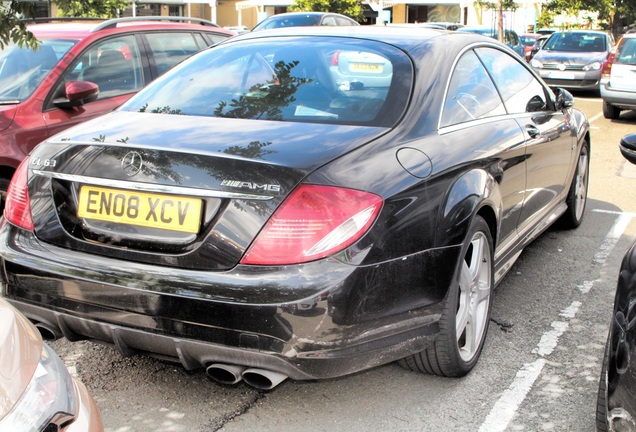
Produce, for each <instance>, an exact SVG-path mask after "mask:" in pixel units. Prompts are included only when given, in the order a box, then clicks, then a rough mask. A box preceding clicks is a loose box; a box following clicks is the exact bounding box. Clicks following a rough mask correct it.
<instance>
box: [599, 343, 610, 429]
mask: <svg viewBox="0 0 636 432" xmlns="http://www.w3.org/2000/svg"><path fill="white" fill-rule="evenodd" d="M609 350H610V340H609V338H608V339H607V343H606V344H605V355H604V356H603V366H601V378H600V379H599V382H598V394H597V397H596V430H597V431H598V432H607V431H608V430H609V422H608V421H607V365H608V362H609Z"/></svg>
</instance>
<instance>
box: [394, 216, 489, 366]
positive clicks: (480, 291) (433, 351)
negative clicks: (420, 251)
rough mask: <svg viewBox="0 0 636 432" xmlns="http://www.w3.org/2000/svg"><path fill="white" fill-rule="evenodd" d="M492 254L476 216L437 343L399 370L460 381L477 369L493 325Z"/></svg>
mask: <svg viewBox="0 0 636 432" xmlns="http://www.w3.org/2000/svg"><path fill="white" fill-rule="evenodd" d="M493 250H494V249H493V241H492V235H491V233H490V229H489V227H488V224H487V223H486V221H484V219H482V218H481V217H479V216H476V217H475V219H474V220H473V221H472V223H471V225H470V228H469V230H468V234H467V235H466V241H465V242H464V245H463V246H462V253H461V256H462V257H463V259H462V260H461V262H460V263H459V265H458V269H457V270H456V275H455V280H454V283H453V286H451V288H450V289H449V291H448V296H447V298H446V300H445V301H446V304H445V307H444V311H443V312H442V316H441V318H440V320H439V328H440V331H439V333H438V334H437V336H436V337H435V341H434V343H433V344H432V345H431V346H430V347H429V348H427V349H425V350H423V351H421V352H419V353H416V354H413V355H410V356H408V357H406V358H404V359H402V360H400V361H399V362H398V363H399V365H400V366H402V367H403V368H405V369H409V370H412V371H417V372H423V373H428V374H433V375H438V376H445V377H461V376H464V375H466V374H468V373H469V372H470V371H471V370H472V369H473V367H475V365H476V364H477V360H479V356H480V355H481V351H482V348H483V346H484V341H485V340H486V334H487V332H488V324H489V322H490V310H491V307H492V297H493V295H492V294H493V288H494V267H493V266H494V253H493ZM462 321H463V322H462ZM458 322H459V323H460V324H459V330H460V334H459V335H457V333H458V330H457V327H458ZM471 334H472V336H471V337H467V336H470V335H471Z"/></svg>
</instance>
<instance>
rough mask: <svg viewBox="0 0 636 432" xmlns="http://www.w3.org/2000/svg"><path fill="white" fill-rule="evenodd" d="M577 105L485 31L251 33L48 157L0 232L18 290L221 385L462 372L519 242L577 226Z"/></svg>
mask: <svg viewBox="0 0 636 432" xmlns="http://www.w3.org/2000/svg"><path fill="white" fill-rule="evenodd" d="M336 53H338V54H337V55H338V56H339V58H338V67H341V66H342V67H344V66H345V65H349V66H351V65H353V64H358V65H361V66H360V67H357V66H356V67H349V66H348V67H349V70H348V71H345V73H344V74H343V72H342V70H340V71H336V70H335V68H334V65H333V59H334V55H335V54H336ZM379 64H381V68H380V67H378V65H379ZM380 70H381V74H380V73H379V72H380ZM376 73H377V74H378V75H382V78H381V79H373V80H368V81H363V80H366V79H367V77H374V76H375V75H376ZM416 78H417V79H416ZM343 80H346V83H347V84H346V85H345V81H343ZM355 82H364V85H354V83H355ZM572 104H573V98H572V96H571V95H570V94H569V93H567V92H566V91H563V90H560V89H554V90H553V89H550V88H548V87H547V86H546V85H545V84H544V83H543V82H542V81H541V80H540V79H539V78H537V76H536V75H535V74H534V73H533V72H532V71H531V69H530V68H529V66H528V65H527V64H526V62H525V61H524V60H523V59H521V58H520V57H518V56H516V55H515V54H514V53H512V52H511V51H510V50H509V49H508V48H506V47H505V46H503V45H502V44H500V43H498V42H497V41H494V40H492V39H491V38H485V37H481V36H477V35H474V34H470V33H459V32H448V31H439V30H426V29H420V31H418V32H413V31H412V30H411V29H401V28H391V27H374V28H365V27H363V26H360V27H357V26H356V27H351V28H347V29H343V28H336V27H334V28H329V29H326V28H313V27H306V28H302V29H293V28H292V29H276V30H264V31H262V32H257V33H255V32H252V33H249V34H244V35H239V36H237V37H235V38H232V39H229V40H228V41H226V42H223V43H221V44H219V45H217V46H215V47H213V48H211V49H209V50H206V51H204V52H202V53H200V54H199V55H196V56H194V57H192V58H191V59H188V60H186V61H185V62H183V63H181V64H180V65H178V66H177V67H176V69H173V70H172V71H170V72H168V73H166V74H165V75H164V76H163V77H161V78H159V79H158V80H157V81H156V82H155V84H154V85H150V86H148V87H146V88H145V89H144V90H143V91H141V92H140V93H139V94H138V95H136V96H135V97H134V98H132V99H131V100H130V101H128V102H127V103H126V104H124V105H123V106H121V107H120V108H119V109H117V110H116V111H115V112H113V113H111V114H109V115H107V116H104V117H102V118H100V119H98V120H95V121H91V122H88V123H84V124H82V125H79V126H77V127H75V128H73V129H70V130H67V131H65V132H64V133H62V134H60V135H57V136H56V137H53V138H51V139H49V140H47V141H46V142H45V143H43V144H42V145H40V146H38V147H37V149H36V150H34V152H33V153H32V154H31V155H30V157H29V158H28V159H26V162H25V163H23V165H21V167H20V170H19V171H18V174H16V176H14V180H13V182H12V184H11V188H10V193H9V199H8V201H7V211H6V212H5V216H6V219H5V220H4V221H3V222H2V224H1V225H0V240H1V241H0V256H1V257H2V265H3V270H4V271H3V272H2V275H3V276H2V277H5V280H4V282H5V285H4V288H3V295H4V296H6V297H7V298H8V299H10V301H11V302H12V303H13V304H15V305H16V306H17V307H18V308H20V309H21V310H22V311H23V312H24V313H25V314H26V315H27V316H28V317H29V318H31V319H32V320H35V321H38V322H45V323H47V325H50V326H52V328H56V326H58V325H62V326H63V327H64V334H65V335H67V336H68V335H72V338H74V339H81V338H89V339H97V340H101V341H103V342H106V343H109V344H114V345H116V346H117V347H118V348H119V349H120V350H121V351H122V352H123V353H124V354H129V353H133V352H146V353H148V354H150V355H156V356H160V357H162V358H171V359H174V360H177V361H180V362H181V363H182V364H183V366H184V367H186V368H188V369H194V368H206V370H207V372H208V374H209V375H210V376H211V377H212V378H214V379H216V380H218V381H220V382H225V383H235V382H238V381H239V380H241V379H244V380H245V381H246V382H247V383H248V384H250V385H253V386H256V387H258V388H265V389H269V388H273V387H274V386H276V385H277V384H279V383H280V382H281V381H283V380H284V379H285V378H286V377H290V378H292V379H297V380H307V379H324V378H331V377H337V376H342V375H345V374H349V373H353V372H356V371H360V370H363V369H366V368H370V367H374V366H377V365H380V364H385V363H388V362H391V361H396V360H397V361H399V363H400V364H401V365H402V366H403V367H405V368H407V369H411V370H416V371H420V372H428V373H434V374H437V375H442V376H462V375H465V374H467V373H469V372H470V371H471V370H472V368H473V367H474V366H475V364H476V362H477V360H478V359H479V357H480V354H481V350H482V347H483V345H484V340H485V338H486V333H487V329H488V322H489V317H490V309H491V304H492V298H493V289H494V287H495V286H496V284H498V283H499V282H500V281H501V279H502V278H503V276H504V275H505V274H506V272H507V271H508V270H509V269H510V267H511V266H512V264H513V263H514V261H515V260H516V258H517V257H518V256H519V254H520V253H521V251H522V250H523V248H524V247H525V246H526V245H527V244H528V243H529V242H530V241H532V239H534V238H536V237H537V236H538V235H540V234H541V232H542V231H543V230H545V229H546V228H547V227H548V226H549V225H550V224H551V223H552V222H554V221H556V220H559V221H560V223H561V224H563V225H564V226H566V227H570V228H574V227H576V226H578V225H579V224H580V223H581V221H582V219H583V216H584V211H585V203H586V198H587V180H588V164H589V150H590V141H589V139H590V137H589V130H588V127H589V125H588V122H587V120H586V119H585V117H584V116H583V114H582V113H581V112H579V111H578V110H576V109H574V108H573V107H572ZM53 159H54V160H55V164H54V165H55V166H51V164H50V163H49V165H48V166H47V165H45V164H43V163H42V161H46V160H49V161H50V160H53ZM130 165H133V166H132V167H130ZM188 203H190V204H188ZM195 203H196V205H195ZM188 206H189V207H188ZM186 207H188V210H186ZM190 209H193V210H196V211H193V212H192V214H191V213H190ZM186 215H187V216H188V217H190V216H193V217H194V220H195V221H197V223H192V224H190V223H187V222H186V219H187V218H186ZM182 216H183V217H182ZM164 219H165V220H164ZM155 220H156V223H155ZM182 228H183V229H182ZM69 281H72V282H73V283H72V284H69ZM70 285H72V286H73V287H74V288H73V292H69V290H68V287H69V286H70ZM77 311H81V312H77Z"/></svg>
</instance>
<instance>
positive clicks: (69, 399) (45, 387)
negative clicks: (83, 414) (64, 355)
mask: <svg viewBox="0 0 636 432" xmlns="http://www.w3.org/2000/svg"><path fill="white" fill-rule="evenodd" d="M75 395H76V393H75V387H74V385H73V380H72V378H71V375H70V374H69V373H68V370H67V369H66V366H64V363H62V360H60V358H59V357H58V356H57V354H55V353H54V352H53V350H52V349H51V348H50V347H49V346H48V345H46V344H44V345H43V347H42V357H41V359H40V363H39V364H38V366H37V368H36V370H35V373H34V374H33V378H31V382H30V383H29V385H28V386H27V388H26V390H25V391H24V394H23V395H22V396H21V397H20V400H19V401H18V402H17V403H16V404H15V406H14V407H13V409H11V411H9V413H8V414H7V415H6V416H5V417H4V418H3V419H2V421H1V422H0V432H14V431H17V430H28V431H42V430H45V428H46V427H47V426H48V425H49V424H50V423H54V424H56V425H58V426H62V425H64V424H65V423H67V422H68V421H69V420H71V419H73V418H74V417H75V416H74V413H75V411H76V410H77V408H76V407H77V402H78V401H77V400H76V396H75Z"/></svg>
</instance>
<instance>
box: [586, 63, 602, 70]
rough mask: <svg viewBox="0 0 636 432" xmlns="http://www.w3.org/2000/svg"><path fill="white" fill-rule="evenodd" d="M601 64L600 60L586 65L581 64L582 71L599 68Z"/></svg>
mask: <svg viewBox="0 0 636 432" xmlns="http://www.w3.org/2000/svg"><path fill="white" fill-rule="evenodd" d="M601 66H602V63H601V62H594V63H590V64H588V65H585V66H583V70H584V71H589V70H599V69H600V68H601Z"/></svg>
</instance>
